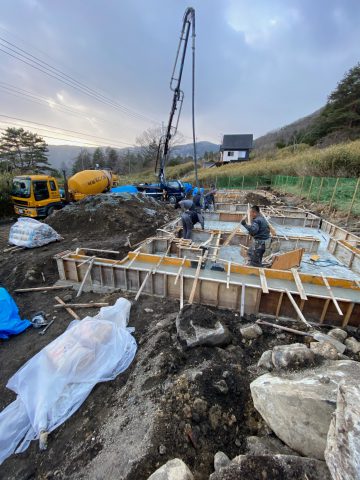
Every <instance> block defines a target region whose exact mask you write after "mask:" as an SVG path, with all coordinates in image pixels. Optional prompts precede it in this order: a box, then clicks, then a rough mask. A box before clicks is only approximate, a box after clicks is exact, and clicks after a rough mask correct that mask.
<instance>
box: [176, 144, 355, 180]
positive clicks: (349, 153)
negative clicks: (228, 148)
mask: <svg viewBox="0 0 360 480" xmlns="http://www.w3.org/2000/svg"><path fill="white" fill-rule="evenodd" d="M184 175H185V179H186V180H187V181H190V182H193V181H194V174H193V173H192V174H191V175H186V174H184ZM262 175H265V176H271V175H293V176H304V175H305V176H306V175H308V176H309V175H310V176H317V177H321V176H328V177H357V176H359V175H360V140H357V141H354V142H348V143H344V144H339V145H332V146H330V147H327V148H323V149H319V148H315V147H310V146H309V145H303V144H300V145H297V146H296V147H286V148H282V149H281V150H278V151H276V152H273V153H266V154H262V155H261V154H260V155H258V156H255V158H254V160H251V161H249V162H243V163H232V164H230V165H225V166H223V167H219V168H210V169H208V168H205V169H200V170H199V180H200V181H201V182H203V183H205V184H209V183H211V182H213V181H214V180H215V179H216V178H218V179H219V178H221V177H224V178H226V179H228V178H229V177H231V179H232V181H234V179H235V178H236V177H238V178H240V177H241V178H242V177H243V176H245V177H255V176H262Z"/></svg>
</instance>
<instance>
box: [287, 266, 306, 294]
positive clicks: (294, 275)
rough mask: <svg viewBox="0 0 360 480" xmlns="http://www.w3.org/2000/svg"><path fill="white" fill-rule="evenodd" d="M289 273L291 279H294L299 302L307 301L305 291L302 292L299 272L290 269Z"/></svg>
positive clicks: (302, 287)
mask: <svg viewBox="0 0 360 480" xmlns="http://www.w3.org/2000/svg"><path fill="white" fill-rule="evenodd" d="M291 273H292V274H293V277H294V280H295V283H296V286H297V289H298V292H299V294H300V298H301V300H307V296H306V293H305V290H304V286H303V284H302V282H301V278H300V275H299V272H298V271H297V270H296V268H292V269H291Z"/></svg>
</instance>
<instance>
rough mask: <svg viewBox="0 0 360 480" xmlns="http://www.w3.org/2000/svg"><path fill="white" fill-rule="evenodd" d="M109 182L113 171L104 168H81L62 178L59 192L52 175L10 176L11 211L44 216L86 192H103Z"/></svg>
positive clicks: (81, 196) (80, 197)
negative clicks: (11, 182)
mask: <svg viewBox="0 0 360 480" xmlns="http://www.w3.org/2000/svg"><path fill="white" fill-rule="evenodd" d="M112 186H113V174H112V172H110V171H108V170H83V171H82V172H78V173H76V174H75V175H73V176H72V177H70V178H69V179H68V180H66V181H65V194H63V195H62V194H61V192H60V189H59V184H58V182H57V180H56V178H54V177H51V176H48V175H19V176H16V177H14V179H13V188H12V195H11V199H12V202H13V204H14V209H15V213H16V214H18V215H24V216H27V217H33V218H37V217H47V216H48V215H50V214H51V213H52V212H53V211H54V210H59V209H60V208H62V207H64V206H65V205H66V203H68V202H76V201H78V200H82V199H83V198H85V197H87V196H88V195H96V194H98V193H104V192H107V191H109V190H110V189H111V187H112Z"/></svg>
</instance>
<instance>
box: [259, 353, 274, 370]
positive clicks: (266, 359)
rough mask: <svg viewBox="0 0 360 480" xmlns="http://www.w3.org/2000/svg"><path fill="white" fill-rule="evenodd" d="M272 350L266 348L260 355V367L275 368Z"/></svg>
mask: <svg viewBox="0 0 360 480" xmlns="http://www.w3.org/2000/svg"><path fill="white" fill-rule="evenodd" d="M271 358H272V350H266V351H265V352H264V353H263V354H262V355H261V357H260V360H259V361H258V363H257V366H258V367H259V368H265V369H266V370H269V371H271V370H273V368H274V364H273V363H272V360H271Z"/></svg>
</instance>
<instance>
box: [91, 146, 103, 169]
mask: <svg viewBox="0 0 360 480" xmlns="http://www.w3.org/2000/svg"><path fill="white" fill-rule="evenodd" d="M92 166H93V168H100V169H101V168H104V167H105V166H106V165H105V155H104V152H103V151H102V149H101V148H100V147H97V148H95V151H94V153H93V158H92Z"/></svg>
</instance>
